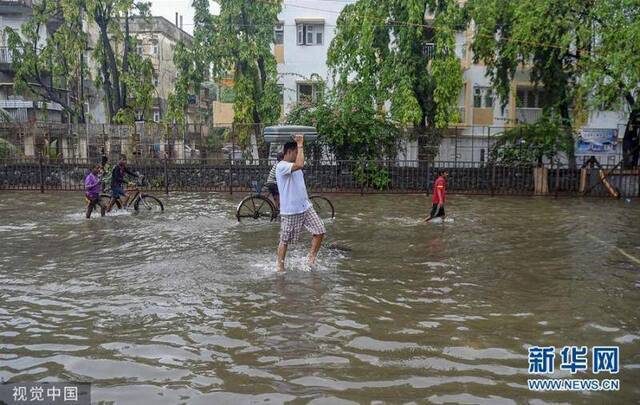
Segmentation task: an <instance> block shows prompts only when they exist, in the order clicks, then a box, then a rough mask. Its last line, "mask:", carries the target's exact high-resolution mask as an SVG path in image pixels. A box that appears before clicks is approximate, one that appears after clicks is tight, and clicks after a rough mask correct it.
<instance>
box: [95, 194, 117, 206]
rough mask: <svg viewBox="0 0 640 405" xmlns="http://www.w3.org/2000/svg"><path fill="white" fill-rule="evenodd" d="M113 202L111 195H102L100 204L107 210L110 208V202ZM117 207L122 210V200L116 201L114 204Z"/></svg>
mask: <svg viewBox="0 0 640 405" xmlns="http://www.w3.org/2000/svg"><path fill="white" fill-rule="evenodd" d="M110 201H111V195H109V194H100V204H101V205H103V206H104V207H105V208H107V207H108V206H109V202H110ZM114 206H115V207H118V209H121V208H122V203H121V202H120V199H117V200H116V203H115V204H114Z"/></svg>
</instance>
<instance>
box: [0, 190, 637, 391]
mask: <svg viewBox="0 0 640 405" xmlns="http://www.w3.org/2000/svg"><path fill="white" fill-rule="evenodd" d="M161 197H162V198H163V200H164V201H165V207H166V211H165V212H164V213H162V214H151V215H132V214H131V213H130V212H122V213H118V214H115V215H110V216H108V217H106V218H94V219H91V220H85V219H84V217H83V214H82V209H83V202H82V197H81V195H79V194H75V193H47V194H44V195H40V194H37V193H8V192H0V379H4V380H9V381H27V380H42V381H44V380H47V381H52V380H64V381H92V382H93V384H94V385H93V391H92V395H93V400H94V401H115V402H116V403H118V404H121V403H131V404H140V403H150V402H153V403H154V404H164V403H167V404H174V403H194V404H197V403H203V404H204V403H218V402H233V403H238V402H240V403H246V402H252V401H254V402H263V401H267V400H269V401H270V403H281V402H287V401H294V402H295V403H307V402H313V403H336V402H338V401H339V400H342V401H355V402H358V403H360V402H370V401H372V400H382V401H386V402H392V403H400V402H407V401H417V402H420V403H425V402H426V403H446V402H465V401H466V403H555V402H570V403H591V402H598V403H638V401H639V400H640V387H639V386H638V381H640V315H639V314H640V311H639V310H638V308H639V307H640V259H639V258H640V204H638V203H637V202H633V203H630V204H629V203H625V202H623V201H612V200H606V199H596V200H579V199H559V200H553V199H534V198H521V199H516V198H513V199H511V198H493V199H492V198H489V197H453V198H451V201H450V203H449V205H448V207H447V212H449V213H450V215H451V216H452V217H453V218H454V222H453V223H445V224H443V225H435V224H434V225H424V224H421V223H420V220H419V219H420V217H423V216H424V215H425V213H426V210H427V205H429V203H428V201H427V199H426V198H425V197H423V196H372V197H365V198H362V197H360V196H335V197H334V196H332V197H331V198H332V200H333V201H334V204H335V206H336V210H337V213H338V217H337V219H336V220H335V221H333V222H331V223H329V224H328V226H327V230H328V238H327V246H326V248H325V249H323V250H322V251H321V254H320V257H319V260H320V263H319V267H318V269H316V270H315V271H308V269H305V267H304V261H305V255H306V249H307V246H308V241H305V242H304V243H301V244H300V245H299V246H298V247H297V248H296V249H294V250H293V251H292V252H291V257H290V266H289V270H288V271H287V273H286V274H285V275H283V276H280V275H277V274H275V271H274V265H275V246H276V241H277V235H278V226H277V224H263V225H253V224H238V223H237V222H236V220H235V218H234V217H233V211H234V208H235V205H236V204H237V202H238V201H239V200H240V198H241V196H239V195H238V196H236V195H234V196H232V197H229V196H219V195H214V194H177V195H172V196H169V197H164V196H161ZM531 345H539V346H546V345H555V346H556V347H561V346H564V345H586V346H594V345H617V346H620V350H621V354H620V356H621V361H620V363H621V364H620V366H621V370H620V373H619V374H617V375H616V376H609V377H612V378H618V379H620V382H621V390H620V391H619V392H615V393H540V392H533V391H529V390H528V388H527V386H526V381H527V378H528V377H529V375H528V374H527V367H528V362H527V348H528V347H529V346H531ZM557 365H558V363H556V367H557ZM556 376H557V377H568V376H569V374H568V373H566V372H558V373H556ZM577 377H580V378H582V377H584V378H593V377H594V375H592V374H591V373H587V374H578V375H577ZM595 377H597V378H607V376H606V375H605V376H602V375H598V376H595ZM345 403H346V402H345Z"/></svg>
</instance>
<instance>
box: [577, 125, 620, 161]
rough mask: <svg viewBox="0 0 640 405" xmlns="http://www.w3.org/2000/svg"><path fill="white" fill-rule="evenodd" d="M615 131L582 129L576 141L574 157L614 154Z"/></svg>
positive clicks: (616, 140) (616, 136) (616, 132)
mask: <svg viewBox="0 0 640 405" xmlns="http://www.w3.org/2000/svg"><path fill="white" fill-rule="evenodd" d="M617 142H618V130H617V129H611V128H606V129H596V128H583V129H581V130H580V132H579V133H578V139H577V140H576V155H597V154H601V155H602V154H615V153H616V144H617Z"/></svg>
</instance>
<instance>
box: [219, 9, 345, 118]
mask: <svg viewBox="0 0 640 405" xmlns="http://www.w3.org/2000/svg"><path fill="white" fill-rule="evenodd" d="M352 2H353V1H352ZM347 4H349V2H348V1H340V2H334V1H322V2H318V1H312V0H296V1H290V0H289V1H285V2H283V4H282V11H281V12H280V14H278V24H277V25H276V26H275V27H274V44H273V54H274V56H275V58H276V61H277V63H278V83H279V85H280V87H281V91H282V105H283V114H286V113H287V112H289V111H290V110H291V108H292V107H293V106H294V105H295V104H296V103H297V102H300V101H312V102H313V101H315V100H316V99H317V98H318V96H319V95H320V94H321V92H322V91H323V86H324V85H328V86H330V85H331V83H330V77H329V69H328V67H327V52H328V50H329V45H330V44H331V40H332V39H333V37H334V36H335V29H336V21H337V19H338V16H339V15H340V12H341V11H342V8H343V7H344V6H345V5H347ZM232 86H233V81H232V80H231V79H228V80H224V81H223V82H222V83H220V91H219V95H218V100H217V101H216V102H214V111H213V120H214V125H217V126H225V125H230V124H231V123H232V122H233V105H232V100H230V99H229V98H226V97H225V96H224V94H223V92H224V91H225V88H229V87H232Z"/></svg>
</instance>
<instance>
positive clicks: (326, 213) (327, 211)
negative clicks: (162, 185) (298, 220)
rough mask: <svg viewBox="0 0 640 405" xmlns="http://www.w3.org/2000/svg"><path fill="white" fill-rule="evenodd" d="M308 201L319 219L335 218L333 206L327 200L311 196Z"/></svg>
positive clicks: (318, 196)
mask: <svg viewBox="0 0 640 405" xmlns="http://www.w3.org/2000/svg"><path fill="white" fill-rule="evenodd" d="M309 201H311V204H313V209H314V210H316V213H318V216H320V218H321V219H333V218H335V216H336V210H335V209H334V208H333V204H332V203H331V201H329V199H328V198H326V197H322V196H320V195H312V196H311V197H309Z"/></svg>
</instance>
